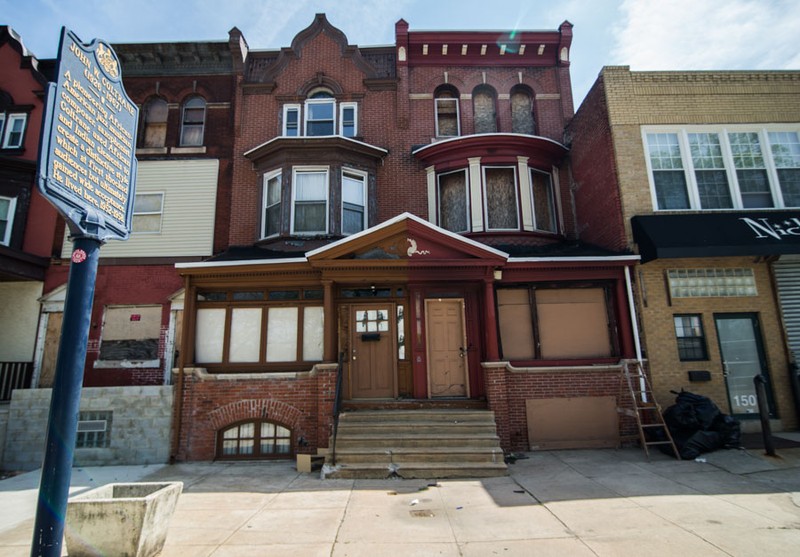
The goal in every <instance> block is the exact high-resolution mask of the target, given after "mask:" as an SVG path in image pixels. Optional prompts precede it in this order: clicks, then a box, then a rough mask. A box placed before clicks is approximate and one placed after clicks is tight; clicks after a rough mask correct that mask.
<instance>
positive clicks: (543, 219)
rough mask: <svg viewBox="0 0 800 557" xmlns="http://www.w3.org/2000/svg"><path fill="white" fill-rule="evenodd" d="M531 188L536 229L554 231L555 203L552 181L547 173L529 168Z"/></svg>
mask: <svg viewBox="0 0 800 557" xmlns="http://www.w3.org/2000/svg"><path fill="white" fill-rule="evenodd" d="M531 190H532V194H533V214H534V217H535V218H536V222H535V227H536V230H544V231H546V232H555V231H556V204H555V198H554V196H553V182H552V180H551V179H550V175H549V174H545V173H544V172H539V171H537V170H531Z"/></svg>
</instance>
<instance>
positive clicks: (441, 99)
mask: <svg viewBox="0 0 800 557" xmlns="http://www.w3.org/2000/svg"><path fill="white" fill-rule="evenodd" d="M458 96H459V95H458V91H457V90H456V88H455V87H452V86H449V85H443V86H441V87H439V88H438V89H437V90H436V92H435V93H434V102H435V103H436V137H456V136H459V135H461V127H460V125H459V118H458Z"/></svg>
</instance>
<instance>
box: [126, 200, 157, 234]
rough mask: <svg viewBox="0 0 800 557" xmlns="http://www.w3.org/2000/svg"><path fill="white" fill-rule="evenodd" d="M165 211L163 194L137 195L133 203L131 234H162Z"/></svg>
mask: <svg viewBox="0 0 800 557" xmlns="http://www.w3.org/2000/svg"><path fill="white" fill-rule="evenodd" d="M163 211H164V194H163V193H137V194H136V197H135V198H134V202H133V223H132V227H131V232H133V233H134V234H158V233H160V232H161V215H162V214H163Z"/></svg>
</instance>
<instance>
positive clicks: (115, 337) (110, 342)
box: [95, 306, 161, 367]
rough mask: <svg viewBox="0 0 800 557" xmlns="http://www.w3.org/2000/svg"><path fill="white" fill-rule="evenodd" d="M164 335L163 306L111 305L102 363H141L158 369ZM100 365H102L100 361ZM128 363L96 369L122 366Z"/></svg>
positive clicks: (102, 349) (102, 343) (105, 323)
mask: <svg viewBox="0 0 800 557" xmlns="http://www.w3.org/2000/svg"><path fill="white" fill-rule="evenodd" d="M160 336H161V306H108V307H106V311H105V316H104V318H103V331H102V339H101V341H100V355H99V358H98V360H102V361H103V362H105V363H106V364H108V363H109V362H123V361H124V362H132V361H136V362H141V364H140V365H141V366H142V367H158V366H159V353H158V344H159V338H160ZM98 363H99V362H98ZM122 365H125V364H118V365H117V366H114V365H111V366H109V365H101V366H97V363H95V366H96V367H118V366H122Z"/></svg>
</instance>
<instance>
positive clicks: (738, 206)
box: [641, 124, 800, 212]
mask: <svg viewBox="0 0 800 557" xmlns="http://www.w3.org/2000/svg"><path fill="white" fill-rule="evenodd" d="M770 132H792V133H797V134H798V135H800V127H798V126H789V125H761V126H759V125H746V124H732V125H708V126H700V125H698V126H642V128H641V133H642V146H643V148H644V157H645V164H646V167H647V179H648V182H649V184H650V196H651V202H652V206H653V210H654V211H655V212H661V211H669V212H674V211H679V212H689V211H730V210H754V211H758V210H771V209H783V208H795V207H791V206H790V207H787V206H786V205H785V204H784V201H783V192H782V190H781V186H780V181H779V179H778V169H777V168H776V166H775V162H774V159H773V155H772V144H771V143H770V140H769V133H770ZM659 133H660V134H675V135H676V136H677V139H678V146H679V148H680V155H681V164H682V166H683V173H684V180H685V181H686V188H687V197H688V199H689V207H687V208H683V209H661V208H659V206H658V195H657V192H656V184H655V179H654V174H653V167H652V161H651V160H650V152H649V144H648V140H647V136H648V134H659ZM694 133H711V134H717V135H718V137H719V142H720V149H721V151H722V157H723V161H724V165H725V175H726V177H727V179H728V188H729V192H730V196H731V199H732V201H733V207H731V208H723V209H705V208H703V207H702V206H701V203H700V192H699V190H698V186H697V178H696V174H695V166H694V163H693V160H692V155H691V149H690V145H689V134H694ZM732 133H757V134H758V141H759V146H760V148H761V155H762V157H763V159H764V166H765V168H766V175H767V179H768V181H769V191H770V194H771V195H772V199H773V206H772V207H759V208H749V207H745V206H744V204H743V202H742V194H741V190H740V188H739V179H738V175H737V173H736V170H737V169H736V165H735V163H734V157H733V152H732V151H731V144H730V138H729V134H732Z"/></svg>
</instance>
